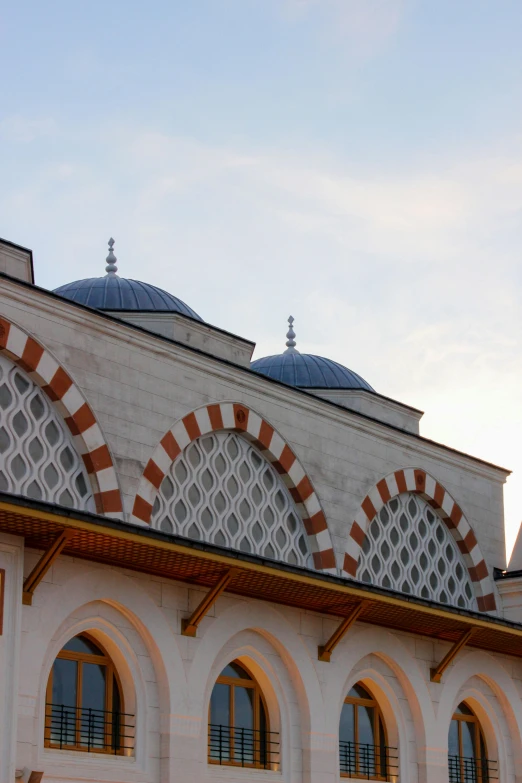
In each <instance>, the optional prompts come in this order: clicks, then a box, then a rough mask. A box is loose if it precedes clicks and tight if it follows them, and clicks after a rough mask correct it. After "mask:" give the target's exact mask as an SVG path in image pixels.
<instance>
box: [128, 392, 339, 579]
mask: <svg viewBox="0 0 522 783" xmlns="http://www.w3.org/2000/svg"><path fill="white" fill-rule="evenodd" d="M218 430H232V431H235V432H238V433H239V434H241V435H242V436H243V437H245V438H247V440H249V441H250V442H251V443H252V444H253V445H254V446H256V448H257V449H258V450H259V451H260V452H261V454H262V455H263V456H264V457H265V459H267V460H268V461H269V462H270V463H271V464H272V465H273V467H274V468H275V469H276V471H277V472H278V473H279V475H280V476H281V479H282V481H283V482H284V484H285V485H286V486H287V488H288V490H289V492H290V494H291V496H292V498H293V500H294V502H295V504H296V508H297V511H298V513H299V515H300V517H301V519H302V521H303V524H304V527H305V530H306V533H307V535H308V541H309V545H310V550H311V552H312V556H313V560H314V565H315V567H316V568H317V570H320V571H326V572H328V573H336V565H335V556H334V551H333V547H332V540H331V538H330V533H329V530H328V527H327V524H326V517H325V515H324V513H323V511H322V509H321V506H320V503H319V499H318V497H317V495H316V493H315V490H314V488H313V486H312V483H311V481H310V479H309V478H308V476H307V475H306V473H305V470H304V468H303V466H302V465H301V463H300V462H299V460H298V459H297V457H296V455H295V454H294V452H293V451H292V449H291V448H290V446H289V445H288V444H287V443H286V442H285V441H284V440H283V438H282V437H281V436H280V435H279V433H278V432H276V430H275V429H274V427H272V425H271V424H269V423H268V422H267V421H265V419H263V418H261V416H259V415H258V414H257V413H255V412H254V411H253V410H251V409H250V408H247V406H246V405H243V404H239V403H235V402H221V403H215V404H213V405H205V406H203V407H201V408H197V409H196V410H194V411H192V412H191V413H188V414H187V415H186V416H184V417H183V418H182V419H180V420H179V421H177V422H176V423H175V424H174V426H173V427H172V429H170V430H169V431H168V432H167V433H166V434H165V435H164V436H163V438H162V439H161V441H160V443H159V444H158V446H157V447H156V449H155V451H154V453H153V455H152V457H151V458H150V460H149V461H148V463H147V466H146V467H145V470H144V471H143V475H142V478H141V481H140V485H139V488H138V492H137V494H136V498H135V501H134V508H133V512H132V521H133V522H136V523H138V524H140V523H141V524H143V523H146V524H150V521H151V517H152V507H153V505H154V500H155V499H156V494H157V492H158V490H159V488H160V485H161V482H162V481H163V479H164V477H165V475H166V473H167V471H168V470H169V468H170V465H171V464H172V462H173V461H174V460H175V459H176V457H177V456H178V455H179V454H180V453H181V452H182V451H183V449H184V448H185V447H186V446H188V444H189V443H191V442H192V441H193V440H195V439H196V438H199V437H201V436H202V435H206V434H208V433H210V432H217V431H218Z"/></svg>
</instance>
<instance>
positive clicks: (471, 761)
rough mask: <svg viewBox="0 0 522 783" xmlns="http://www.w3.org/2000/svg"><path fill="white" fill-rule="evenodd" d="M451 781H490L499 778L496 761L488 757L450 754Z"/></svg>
mask: <svg viewBox="0 0 522 783" xmlns="http://www.w3.org/2000/svg"><path fill="white" fill-rule="evenodd" d="M448 771H449V783H489V781H490V780H498V767H497V762H496V761H491V760H490V759H486V758H470V757H466V756H448Z"/></svg>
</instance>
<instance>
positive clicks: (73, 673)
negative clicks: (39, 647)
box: [47, 658, 78, 745]
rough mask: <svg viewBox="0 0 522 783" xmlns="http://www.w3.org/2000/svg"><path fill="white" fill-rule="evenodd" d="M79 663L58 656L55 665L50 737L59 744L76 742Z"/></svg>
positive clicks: (50, 708)
mask: <svg viewBox="0 0 522 783" xmlns="http://www.w3.org/2000/svg"><path fill="white" fill-rule="evenodd" d="M77 678H78V664H77V663H76V661H66V660H64V659H62V658H57V659H56V660H55V662H54V666H53V693H52V699H51V700H52V706H51V707H48V708H47V709H48V715H50V723H51V725H50V739H51V742H52V743H57V744H59V745H75V744H76V685H77Z"/></svg>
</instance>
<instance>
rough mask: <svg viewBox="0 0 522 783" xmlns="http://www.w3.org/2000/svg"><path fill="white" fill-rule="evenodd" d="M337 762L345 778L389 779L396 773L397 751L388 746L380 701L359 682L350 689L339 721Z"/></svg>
mask: <svg viewBox="0 0 522 783" xmlns="http://www.w3.org/2000/svg"><path fill="white" fill-rule="evenodd" d="M339 764H340V768H341V775H342V776H344V777H348V778H367V779H370V780H388V779H389V777H390V775H396V774H397V754H396V749H395V748H389V747H388V746H387V742H386V731H385V727H384V721H383V718H382V714H381V711H380V709H379V705H378V704H377V702H376V700H375V699H374V698H373V696H372V695H371V694H370V693H369V691H368V690H367V689H366V688H365V687H363V686H362V685H361V684H360V683H358V684H357V685H354V686H353V688H351V689H350V692H349V693H348V696H347V697H346V699H345V701H344V704H343V709H342V711H341V721H340V724H339Z"/></svg>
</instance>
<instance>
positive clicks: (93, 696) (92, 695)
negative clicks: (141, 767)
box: [45, 634, 133, 754]
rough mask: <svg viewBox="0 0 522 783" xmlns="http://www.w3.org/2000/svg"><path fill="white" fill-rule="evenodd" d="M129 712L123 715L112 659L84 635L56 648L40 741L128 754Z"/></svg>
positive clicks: (63, 746)
mask: <svg viewBox="0 0 522 783" xmlns="http://www.w3.org/2000/svg"><path fill="white" fill-rule="evenodd" d="M132 719H133V716H132V715H125V713H124V707H123V698H122V693H121V688H120V684H119V681H118V677H117V674H116V671H115V669H114V666H113V663H112V661H111V659H110V658H109V656H108V655H107V653H106V652H105V651H104V650H102V648H101V647H100V645H99V643H98V642H95V641H94V640H93V639H92V638H91V637H90V636H89V635H88V634H81V635H80V636H74V637H73V638H72V639H70V640H69V641H68V642H67V644H65V645H64V646H63V647H62V649H61V650H60V652H59V654H58V657H57V658H56V660H55V662H54V664H53V668H52V670H51V674H50V675H49V682H48V684H47V694H46V710H45V745H46V747H49V748H64V749H67V750H81V751H90V752H92V751H95V752H99V753H119V754H129V753H130V752H131V750H132V745H133V720H132Z"/></svg>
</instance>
